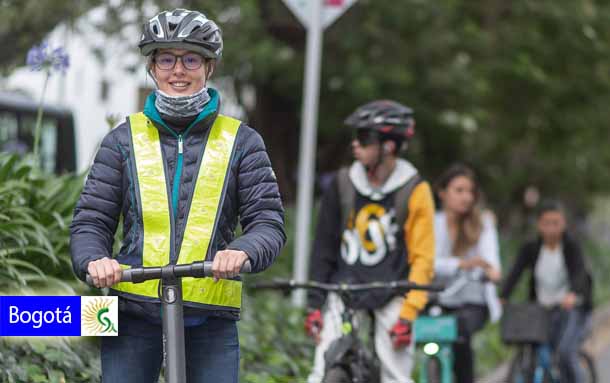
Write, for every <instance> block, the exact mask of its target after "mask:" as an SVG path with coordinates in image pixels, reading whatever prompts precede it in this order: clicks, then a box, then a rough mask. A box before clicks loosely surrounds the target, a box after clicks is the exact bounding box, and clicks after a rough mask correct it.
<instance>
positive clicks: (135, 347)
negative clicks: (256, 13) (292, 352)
mask: <svg viewBox="0 0 610 383" xmlns="http://www.w3.org/2000/svg"><path fill="white" fill-rule="evenodd" d="M138 47H139V48H140V51H141V53H142V55H143V56H144V57H145V58H146V60H147V63H146V70H147V72H148V74H149V75H150V76H151V77H152V79H153V80H154V82H155V85H156V90H154V91H153V92H152V93H151V94H150V95H149V96H148V98H147V100H146V105H145V106H144V111H143V112H141V113H136V114H133V115H131V116H129V117H128V118H127V121H126V122H124V123H123V124H121V125H119V126H118V127H117V128H115V129H113V130H112V131H111V132H110V133H109V134H108V135H106V137H105V138H104V140H103V142H102V144H101V147H100V149H99V151H98V153H97V156H96V158H95V162H94V163H93V166H92V168H91V171H90V172H89V176H88V179H87V183H86V184H85V188H84V190H83V192H82V195H81V198H80V200H79V202H78V205H77V207H76V210H75V212H74V220H73V222H72V227H71V230H72V236H71V252H72V262H73V266H74V270H75V272H76V273H77V275H78V276H79V277H80V278H81V279H83V280H84V278H85V274H86V273H89V274H90V275H91V277H92V278H93V281H94V283H95V285H96V286H97V287H110V288H111V290H110V292H111V294H113V295H118V296H119V318H120V319H119V321H120V326H119V327H120V328H119V331H120V335H119V336H118V337H104V338H103V339H102V341H101V360H102V380H103V382H112V383H119V382H125V383H127V382H128V383H137V382H153V381H157V378H158V376H159V371H160V368H161V362H162V357H163V344H162V329H161V318H160V301H159V297H158V287H159V282H158V281H149V282H146V283H140V284H134V283H117V282H119V281H120V278H121V269H122V268H124V267H127V268H129V267H140V266H164V265H167V264H183V263H184V264H187V263H192V262H194V261H203V260H208V261H213V274H214V278H213V279H212V278H185V279H184V280H183V281H182V288H183V296H184V300H185V309H184V310H185V311H184V315H185V318H184V322H185V327H186V328H185V338H186V356H187V360H186V368H187V371H186V375H187V379H188V381H189V382H205V383H209V382H215V383H237V382H238V368H239V341H238V337H237V326H236V320H238V319H239V310H240V305H241V280H240V279H239V278H238V277H237V275H238V273H239V270H240V268H241V266H242V265H243V264H244V263H245V262H246V261H247V260H249V261H250V263H251V266H252V271H253V272H259V271H262V270H264V269H266V268H267V267H269V266H270V265H271V263H273V261H274V259H275V257H276V256H277V255H278V253H279V251H280V249H281V247H282V246H283V244H284V242H285V240H286V236H285V233H284V223H283V209H282V204H281V200H280V194H279V191H278V186H277V183H276V179H275V176H274V173H273V170H272V169H271V164H270V162H269V158H268V156H267V152H266V150H265V145H264V144H263V140H262V138H261V136H260V135H259V134H258V133H256V132H255V131H254V130H253V129H251V128H250V127H248V126H247V125H245V124H243V123H241V122H240V121H238V120H235V119H232V118H229V117H226V116H222V115H220V114H219V109H220V94H219V93H218V91H216V90H214V89H212V88H209V87H207V85H208V84H207V83H208V80H209V78H210V76H211V75H212V73H213V72H214V69H215V67H216V63H217V61H218V60H219V59H220V56H221V54H222V49H223V41H222V36H221V31H220V29H219V27H218V26H217V25H216V23H214V22H213V21H212V20H210V19H208V18H207V17H206V16H205V15H204V14H202V13H200V12H196V11H189V10H185V9H176V10H174V11H168V12H161V13H159V14H158V15H156V16H155V17H153V18H152V19H150V20H149V21H148V22H147V23H146V24H145V25H144V31H143V33H142V36H141V38H140V42H139V44H138ZM121 217H122V220H123V244H122V247H121V249H120V251H119V253H118V254H117V255H116V256H113V254H112V253H111V251H112V250H111V249H112V247H113V238H114V234H115V231H116V229H117V225H118V223H119V218H121ZM238 218H239V221H240V223H241V227H242V228H243V235H242V236H240V237H239V238H235V234H234V231H235V226H236V224H237V220H238Z"/></svg>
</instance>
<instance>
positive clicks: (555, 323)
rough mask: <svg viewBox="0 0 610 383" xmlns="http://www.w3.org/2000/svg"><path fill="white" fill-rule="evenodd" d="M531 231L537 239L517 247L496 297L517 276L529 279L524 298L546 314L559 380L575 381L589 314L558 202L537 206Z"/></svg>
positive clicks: (582, 261) (586, 277)
mask: <svg viewBox="0 0 610 383" xmlns="http://www.w3.org/2000/svg"><path fill="white" fill-rule="evenodd" d="M537 229H538V237H537V238H536V239H534V240H532V241H529V242H526V243H525V244H524V245H523V246H522V247H521V250H520V251H519V254H518V256H517V259H516V260H515V263H514V265H513V267H512V269H511V271H510V273H509V274H508V277H507V278H506V281H505V282H504V287H503V289H502V293H501V296H502V298H503V299H508V298H509V297H510V295H511V293H512V291H513V288H514V287H515V285H516V284H517V282H518V280H519V278H520V277H521V275H522V274H523V272H527V273H528V274H529V275H530V285H529V297H530V299H531V300H532V301H534V302H538V303H539V304H540V305H542V306H543V307H546V308H548V309H549V310H550V313H551V326H550V332H551V333H550V339H551V347H552V348H553V350H554V352H555V353H557V355H558V357H559V367H560V374H561V381H562V382H570V383H580V382H583V376H582V375H583V372H582V371H581V367H580V365H579V362H578V351H579V349H580V346H581V343H582V341H583V340H584V337H585V335H586V331H587V327H588V322H589V318H590V316H591V309H592V278H591V272H590V269H589V267H588V262H587V259H586V258H585V256H584V255H583V253H582V250H581V248H580V244H579V243H578V242H577V241H576V240H575V239H574V238H573V237H572V236H570V235H569V234H568V233H567V231H566V216H565V212H564V209H563V207H562V205H561V204H560V203H559V202H557V201H545V202H543V203H542V204H541V206H540V209H539V212H538V215H537Z"/></svg>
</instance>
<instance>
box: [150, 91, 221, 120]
mask: <svg viewBox="0 0 610 383" xmlns="http://www.w3.org/2000/svg"><path fill="white" fill-rule="evenodd" d="M155 94H156V96H157V98H156V99H155V107H156V108H157V111H159V113H161V114H165V115H168V116H172V117H179V118H181V117H191V116H196V115H198V114H199V113H201V111H202V110H203V108H204V107H205V104H207V103H208V101H210V95H209V94H208V88H207V87H203V89H201V90H200V91H199V92H197V93H194V94H191V95H190V96H170V95H168V94H166V93H163V92H162V91H160V90H159V89H157V90H155Z"/></svg>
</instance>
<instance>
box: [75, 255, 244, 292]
mask: <svg viewBox="0 0 610 383" xmlns="http://www.w3.org/2000/svg"><path fill="white" fill-rule="evenodd" d="M251 270H252V265H251V264H250V261H249V260H247V261H246V262H244V264H243V266H242V268H241V271H240V272H241V273H249V272H250V271H251ZM211 276H212V262H210V261H200V262H193V263H189V264H186V265H167V266H162V267H132V268H131V269H125V270H123V273H122V275H121V282H132V283H141V282H144V281H148V280H151V279H162V278H168V277H170V278H171V277H174V278H180V277H194V278H205V277H211ZM86 280H87V284H88V285H91V286H93V279H92V278H91V276H90V275H89V273H87V277H86Z"/></svg>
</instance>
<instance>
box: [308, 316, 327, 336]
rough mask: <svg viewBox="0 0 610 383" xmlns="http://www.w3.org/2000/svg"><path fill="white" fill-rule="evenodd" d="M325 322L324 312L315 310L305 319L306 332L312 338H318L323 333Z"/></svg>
mask: <svg viewBox="0 0 610 383" xmlns="http://www.w3.org/2000/svg"><path fill="white" fill-rule="evenodd" d="M323 325H324V322H323V320H322V312H321V311H320V310H314V311H312V312H310V313H309V314H307V318H305V332H307V335H309V336H310V337H312V338H317V337H318V335H319V334H320V332H321V331H322V326H323Z"/></svg>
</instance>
